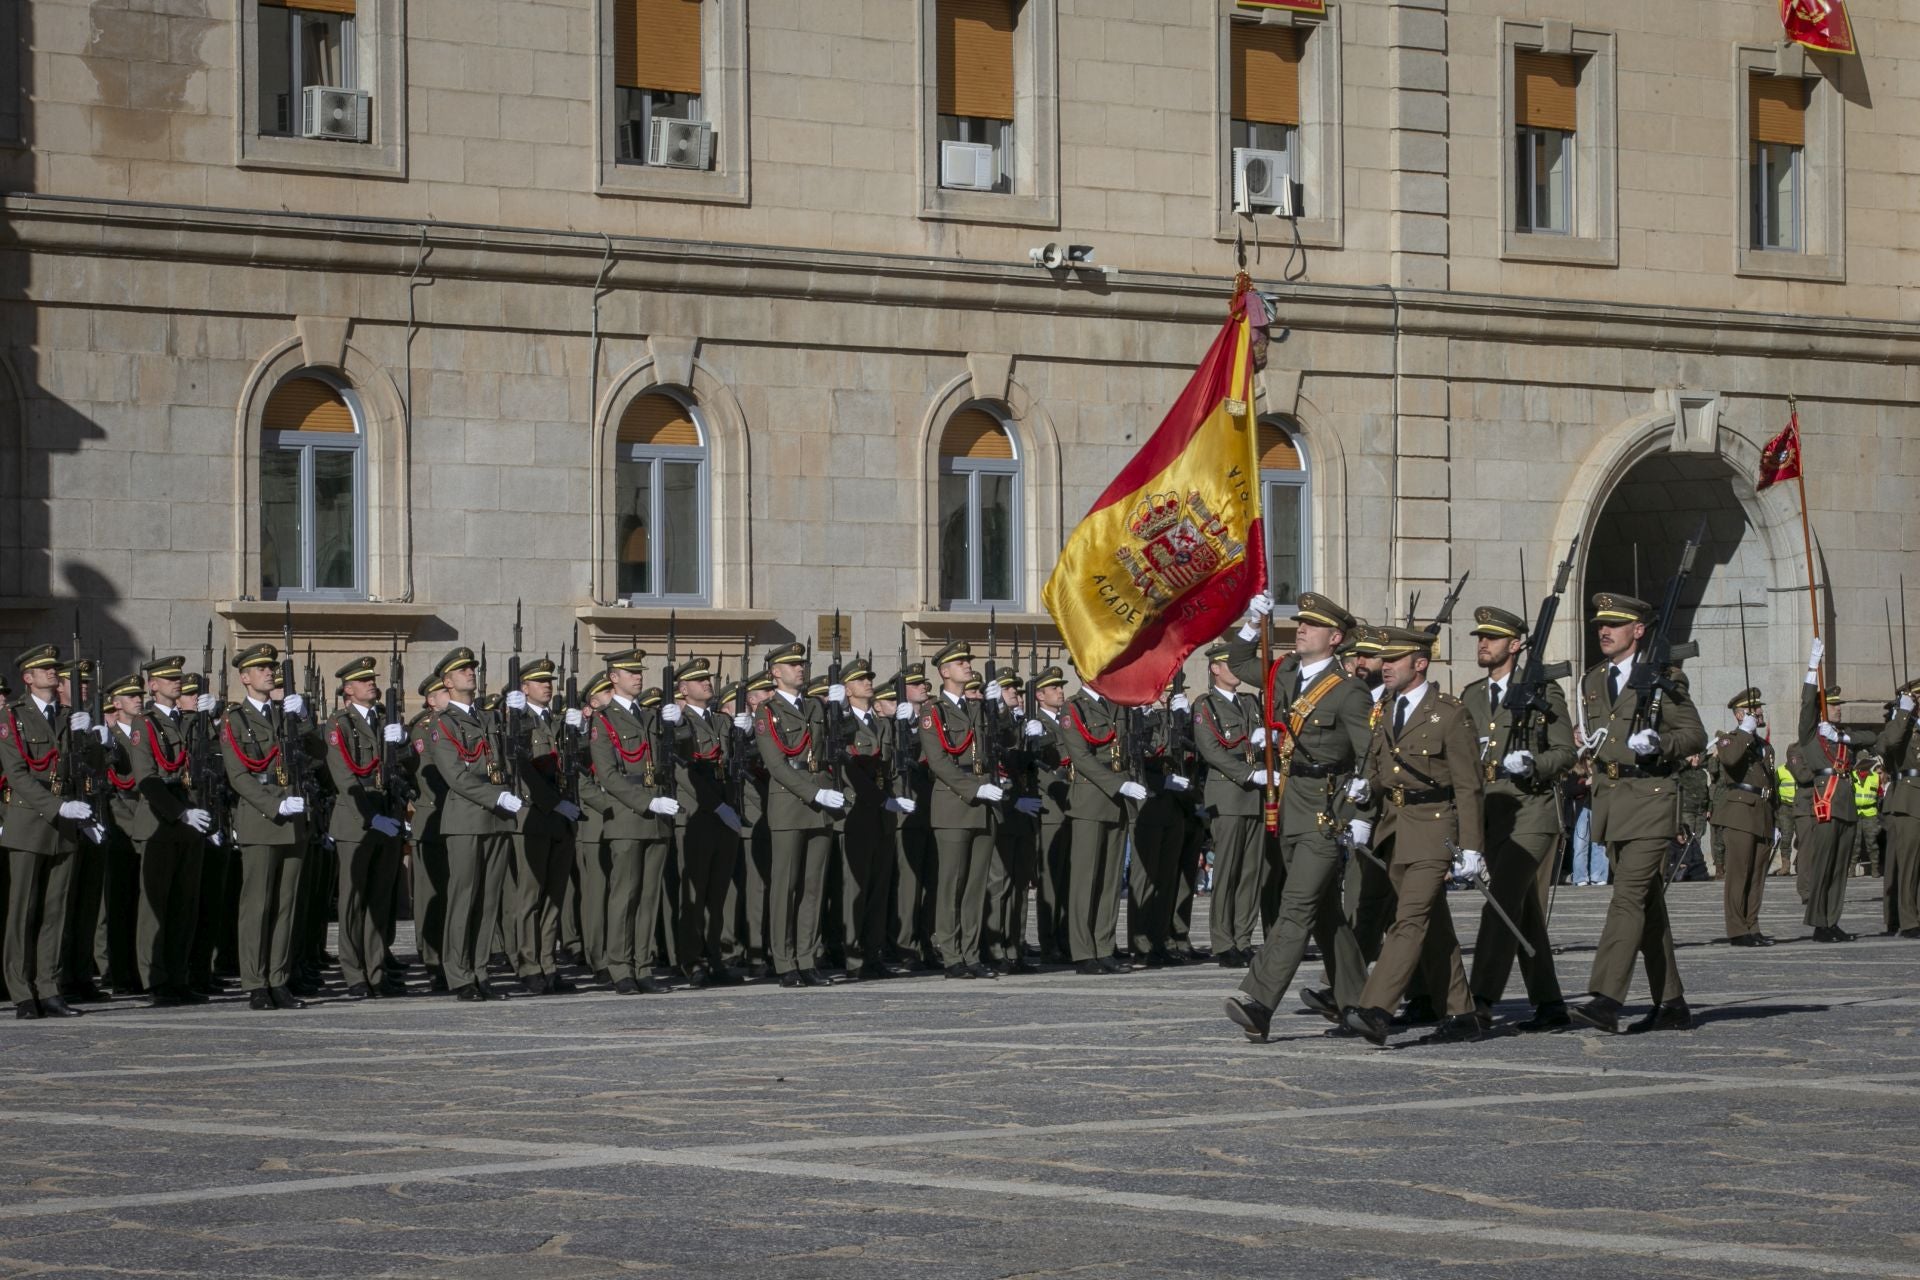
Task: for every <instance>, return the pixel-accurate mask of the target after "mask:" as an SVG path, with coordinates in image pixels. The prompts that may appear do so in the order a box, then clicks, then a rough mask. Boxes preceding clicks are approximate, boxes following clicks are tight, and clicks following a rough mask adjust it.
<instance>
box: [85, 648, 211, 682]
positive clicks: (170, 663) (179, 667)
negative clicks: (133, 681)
mask: <svg viewBox="0 0 1920 1280" xmlns="http://www.w3.org/2000/svg"><path fill="white" fill-rule="evenodd" d="M83 665H84V664H83ZM140 673H141V674H142V675H144V676H146V678H147V679H149V680H154V679H159V680H178V679H180V678H181V677H182V676H184V675H186V673H187V660H186V659H185V658H183V657H181V656H180V655H179V654H177V653H175V654H170V655H168V656H166V657H164V658H150V659H148V660H147V661H145V662H143V663H141V664H140Z"/></svg>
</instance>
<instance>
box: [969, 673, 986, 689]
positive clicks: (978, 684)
mask: <svg viewBox="0 0 1920 1280" xmlns="http://www.w3.org/2000/svg"><path fill="white" fill-rule="evenodd" d="M986 688H987V686H986V682H985V681H983V680H981V679H980V677H979V676H968V677H967V683H966V691H967V692H968V693H984V692H986Z"/></svg>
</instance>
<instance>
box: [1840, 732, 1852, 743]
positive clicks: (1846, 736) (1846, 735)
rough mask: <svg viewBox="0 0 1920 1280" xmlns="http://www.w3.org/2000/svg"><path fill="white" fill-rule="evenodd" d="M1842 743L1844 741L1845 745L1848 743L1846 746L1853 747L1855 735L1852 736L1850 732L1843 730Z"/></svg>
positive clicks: (1841, 734)
mask: <svg viewBox="0 0 1920 1280" xmlns="http://www.w3.org/2000/svg"><path fill="white" fill-rule="evenodd" d="M1840 741H1842V742H1844V743H1846V744H1847V745H1848V746H1852V745H1853V734H1852V733H1850V732H1848V731H1846V730H1842V731H1841V733H1840Z"/></svg>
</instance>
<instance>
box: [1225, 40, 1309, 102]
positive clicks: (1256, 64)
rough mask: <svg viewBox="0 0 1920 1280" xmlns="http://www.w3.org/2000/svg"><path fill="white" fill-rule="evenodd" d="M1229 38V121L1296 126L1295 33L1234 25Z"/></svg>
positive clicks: (1297, 60)
mask: <svg viewBox="0 0 1920 1280" xmlns="http://www.w3.org/2000/svg"><path fill="white" fill-rule="evenodd" d="M1232 38H1233V62H1232V66H1233V118H1234V119H1235V120H1246V121H1249V122H1250V123H1253V124H1294V125H1297V124H1299V123H1300V34H1299V32H1297V31H1294V30H1292V29H1291V28H1288V27H1269V26H1262V25H1259V24H1256V23H1251V22H1236V23H1234V24H1233V28H1232Z"/></svg>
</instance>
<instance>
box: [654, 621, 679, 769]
mask: <svg viewBox="0 0 1920 1280" xmlns="http://www.w3.org/2000/svg"><path fill="white" fill-rule="evenodd" d="M679 652H680V611H679V610H678V609H674V610H670V611H669V612H668V613H667V666H666V669H665V670H664V671H662V672H661V673H660V712H661V714H657V715H655V716H654V718H653V735H654V737H653V776H654V780H655V782H656V783H657V785H658V786H659V788H660V792H661V794H662V795H667V796H672V795H675V794H677V792H676V788H675V783H674V766H675V765H677V764H678V763H679V762H680V757H679V750H678V748H677V747H676V746H675V745H674V728H673V726H672V725H670V724H668V723H667V717H666V715H665V714H664V713H665V712H666V709H667V704H668V703H670V702H672V701H673V672H674V667H675V666H676V665H677V664H678V662H679Z"/></svg>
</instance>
